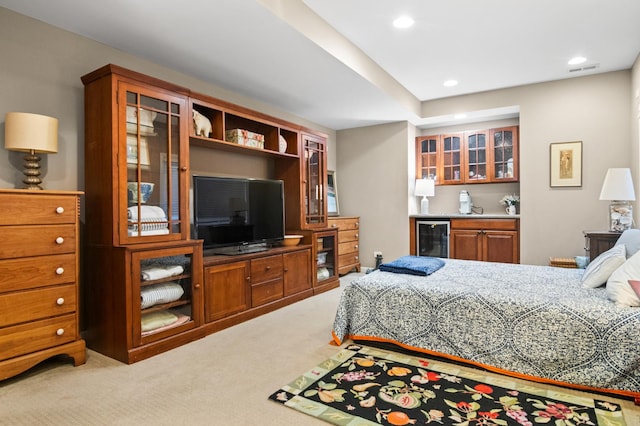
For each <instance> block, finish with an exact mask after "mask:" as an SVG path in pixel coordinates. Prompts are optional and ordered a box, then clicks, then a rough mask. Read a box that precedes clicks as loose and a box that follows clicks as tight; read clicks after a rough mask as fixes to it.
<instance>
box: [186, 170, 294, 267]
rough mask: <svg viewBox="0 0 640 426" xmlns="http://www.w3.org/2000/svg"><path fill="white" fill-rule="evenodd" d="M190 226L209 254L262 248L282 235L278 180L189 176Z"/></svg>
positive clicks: (280, 184)
mask: <svg viewBox="0 0 640 426" xmlns="http://www.w3.org/2000/svg"><path fill="white" fill-rule="evenodd" d="M192 188H193V229H194V236H195V237H196V238H197V239H201V240H204V243H203V247H204V249H206V250H208V253H212V254H229V255H233V254H242V253H247V252H252V251H261V250H266V249H267V247H268V245H269V244H272V243H275V242H277V241H279V240H282V239H283V238H284V234H285V222H284V183H283V181H281V180H269V179H244V178H228V177H215V176H197V175H194V176H193V187H192Z"/></svg>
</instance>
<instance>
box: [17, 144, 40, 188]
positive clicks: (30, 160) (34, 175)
mask: <svg viewBox="0 0 640 426" xmlns="http://www.w3.org/2000/svg"><path fill="white" fill-rule="evenodd" d="M22 173H24V179H23V180H22V183H24V184H25V185H26V186H27V189H42V186H40V184H41V183H42V180H41V179H40V156H39V155H37V154H36V152H35V151H33V150H31V151H30V152H27V153H26V154H25V155H24V170H23V171H22Z"/></svg>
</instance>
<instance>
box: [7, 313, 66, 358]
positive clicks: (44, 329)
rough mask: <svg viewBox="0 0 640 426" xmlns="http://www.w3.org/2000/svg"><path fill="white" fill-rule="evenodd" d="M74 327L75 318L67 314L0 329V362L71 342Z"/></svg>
mask: <svg viewBox="0 0 640 426" xmlns="http://www.w3.org/2000/svg"><path fill="white" fill-rule="evenodd" d="M76 327H77V325H76V316H75V315H74V314H68V315H63V316H60V317H54V318H49V319H45V320H40V321H34V322H32V323H28V324H20V325H14V326H12V327H5V328H0V360H3V359H8V358H13V357H16V356H19V355H24V354H28V353H31V352H35V351H39V350H41V349H48V348H51V347H53V346H57V345H61V344H63V343H69V342H73V341H74V340H76V339H77V338H78V336H77V335H76Z"/></svg>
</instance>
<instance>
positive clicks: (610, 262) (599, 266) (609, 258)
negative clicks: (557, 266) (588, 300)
mask: <svg viewBox="0 0 640 426" xmlns="http://www.w3.org/2000/svg"><path fill="white" fill-rule="evenodd" d="M626 260H627V256H626V248H625V245H624V244H620V245H618V246H613V247H611V248H610V249H609V250H607V251H605V252H604V253H600V255H599V256H598V257H596V258H595V259H593V262H591V263H589V265H587V269H585V271H584V275H582V280H581V282H582V287H586V288H596V287H600V286H601V285H602V284H604V283H606V282H607V280H608V279H609V277H610V276H611V274H612V273H613V271H615V270H616V269H618V267H619V266H620V265H622V264H623V263H624V262H625V261H626Z"/></svg>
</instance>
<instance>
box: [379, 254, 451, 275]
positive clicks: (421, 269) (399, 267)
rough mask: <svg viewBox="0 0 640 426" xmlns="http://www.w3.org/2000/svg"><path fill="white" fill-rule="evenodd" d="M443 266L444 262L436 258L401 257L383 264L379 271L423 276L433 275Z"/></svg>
mask: <svg viewBox="0 0 640 426" xmlns="http://www.w3.org/2000/svg"><path fill="white" fill-rule="evenodd" d="M443 266H444V260H442V259H440V258H437V257H425V256H402V257H400V258H398V259H396V260H394V261H393V262H389V263H383V264H381V265H380V267H379V269H380V270H381V271H385V272H394V273H396V274H410V275H424V276H427V275H429V274H432V273H434V272H435V271H437V270H438V269H440V268H442V267H443Z"/></svg>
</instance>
